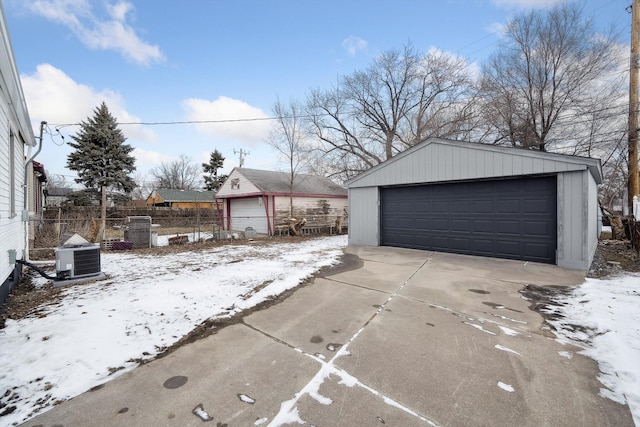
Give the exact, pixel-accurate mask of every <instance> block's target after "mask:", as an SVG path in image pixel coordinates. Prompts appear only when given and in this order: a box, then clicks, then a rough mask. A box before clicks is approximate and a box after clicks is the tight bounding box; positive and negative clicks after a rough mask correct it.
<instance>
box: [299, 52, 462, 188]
mask: <svg viewBox="0 0 640 427" xmlns="http://www.w3.org/2000/svg"><path fill="white" fill-rule="evenodd" d="M471 83H472V79H471V77H470V73H469V72H468V69H467V64H466V62H465V61H463V60H461V59H458V58H455V57H452V56H451V55H446V54H443V53H441V52H438V51H435V50H434V51H431V52H429V53H427V54H421V53H419V52H418V51H417V50H416V49H414V48H413V47H412V46H411V45H407V46H405V47H404V49H403V50H390V51H387V52H384V53H383V54H382V55H380V56H379V57H378V58H377V59H376V60H375V61H374V62H373V64H372V65H371V66H370V67H369V68H368V69H367V70H365V71H356V72H354V73H353V74H351V75H348V76H343V77H341V78H339V80H338V84H337V86H336V87H334V88H332V89H330V90H313V91H311V92H310V93H309V94H308V96H307V103H306V107H307V109H306V116H308V117H309V122H310V123H309V125H310V126H309V127H310V131H311V132H312V134H313V135H314V137H315V140H316V141H317V142H318V146H317V147H316V148H317V149H318V150H320V152H321V153H322V157H323V159H324V160H325V162H328V163H330V164H331V165H332V169H334V171H335V173H338V174H340V175H341V176H342V177H343V178H348V177H350V176H353V175H355V174H356V173H358V172H360V171H362V170H365V169H368V168H370V167H372V166H375V165H377V164H378V163H381V162H382V161H384V160H387V159H389V158H391V157H392V156H394V155H396V154H397V153H399V152H401V151H404V150H405V149H406V148H408V147H411V146H413V145H415V144H417V143H419V142H422V141H424V140H425V139H427V138H429V137H432V136H439V137H448V138H458V137H459V136H461V135H463V134H465V132H466V131H467V130H468V129H466V124H467V123H468V119H469V118H470V115H471V113H472V109H471V108H469V106H470V105H471V101H472V99H473V98H472V97H470V89H471V87H472V84H471Z"/></svg>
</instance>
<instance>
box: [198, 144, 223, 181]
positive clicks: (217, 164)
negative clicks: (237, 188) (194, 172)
mask: <svg viewBox="0 0 640 427" xmlns="http://www.w3.org/2000/svg"><path fill="white" fill-rule="evenodd" d="M223 166H224V156H223V155H222V153H221V152H219V151H218V150H217V149H216V150H213V152H212V153H211V156H209V163H203V164H202V170H203V171H204V175H203V178H204V187H205V189H206V190H207V191H212V190H213V191H216V190H218V188H220V186H221V185H222V184H223V183H224V181H225V180H226V179H227V175H224V174H220V175H219V174H218V170H219V169H221V168H222V167H223Z"/></svg>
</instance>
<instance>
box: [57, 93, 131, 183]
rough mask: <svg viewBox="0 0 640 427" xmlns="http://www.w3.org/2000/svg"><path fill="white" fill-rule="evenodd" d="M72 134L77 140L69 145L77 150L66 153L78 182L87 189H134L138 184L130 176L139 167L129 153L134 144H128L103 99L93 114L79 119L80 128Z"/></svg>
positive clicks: (68, 164) (70, 167)
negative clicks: (85, 118)
mask: <svg viewBox="0 0 640 427" xmlns="http://www.w3.org/2000/svg"><path fill="white" fill-rule="evenodd" d="M72 138H73V140H74V141H75V142H70V143H69V145H70V146H71V147H73V148H74V149H75V151H73V152H72V153H71V154H69V156H68V157H67V168H69V169H70V170H72V171H76V172H77V174H78V178H76V180H75V181H76V182H77V183H80V184H83V185H84V186H85V187H86V188H88V189H96V190H101V189H102V188H103V187H104V188H105V189H106V188H113V189H118V190H123V191H124V192H125V193H130V192H131V191H133V189H134V188H135V186H136V184H135V181H134V180H133V178H131V177H130V176H129V174H131V173H132V172H133V171H135V169H136V167H135V165H134V163H135V158H134V157H133V156H131V154H130V153H131V151H133V147H131V145H129V144H125V141H126V137H125V136H124V134H123V133H122V131H121V130H120V129H118V123H117V121H116V119H115V118H114V117H113V116H112V115H111V113H110V112H109V109H108V108H107V105H106V104H105V103H104V102H102V104H100V106H99V107H97V108H96V109H95V110H94V115H93V117H89V118H87V121H83V122H82V123H80V130H79V131H78V133H77V135H75V136H72Z"/></svg>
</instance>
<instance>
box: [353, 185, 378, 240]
mask: <svg viewBox="0 0 640 427" xmlns="http://www.w3.org/2000/svg"><path fill="white" fill-rule="evenodd" d="M378 214H379V209H378V187H368V188H350V189H349V244H350V245H369V246H378V244H379V243H380V242H379V240H378V237H379V236H378V220H379V217H378Z"/></svg>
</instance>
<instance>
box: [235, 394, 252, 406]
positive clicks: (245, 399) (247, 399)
mask: <svg viewBox="0 0 640 427" xmlns="http://www.w3.org/2000/svg"><path fill="white" fill-rule="evenodd" d="M238 399H240V400H241V401H242V402H244V403H248V404H249V405H253V404H254V403H256V400H255V399H254V398H253V397H250V396H247V395H246V394H239V395H238Z"/></svg>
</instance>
